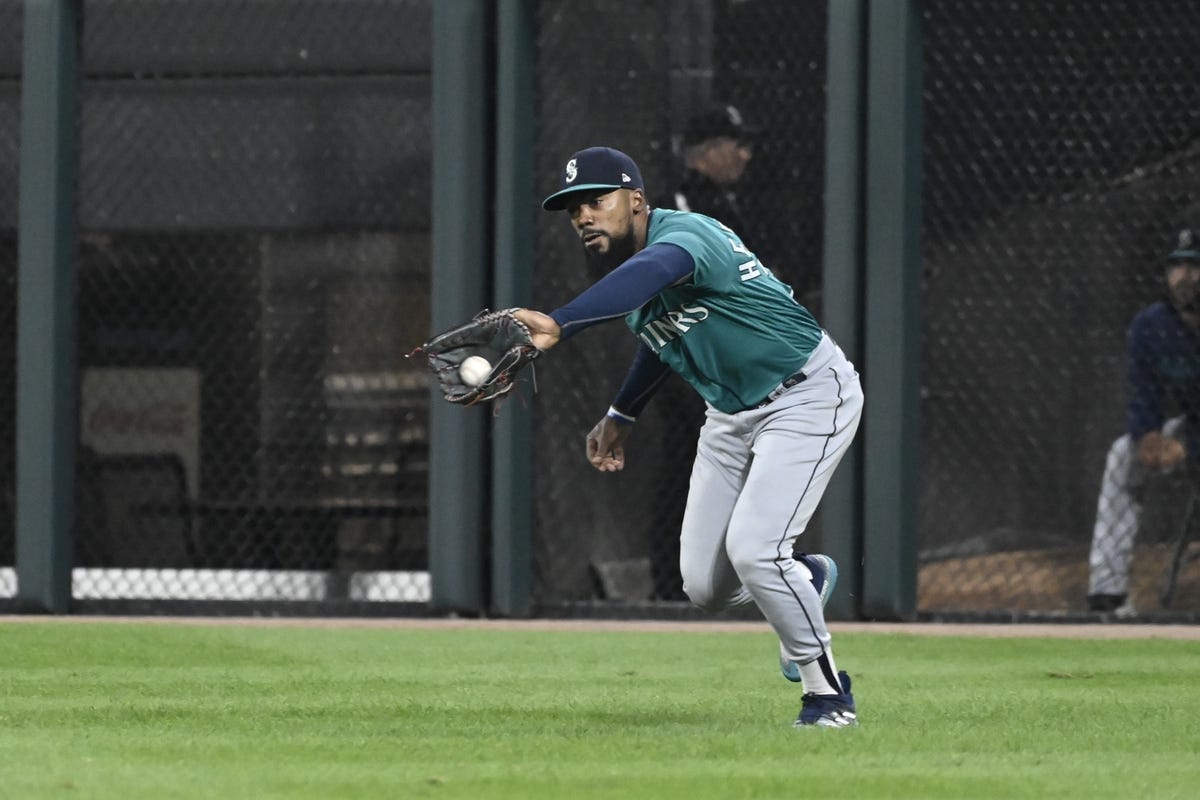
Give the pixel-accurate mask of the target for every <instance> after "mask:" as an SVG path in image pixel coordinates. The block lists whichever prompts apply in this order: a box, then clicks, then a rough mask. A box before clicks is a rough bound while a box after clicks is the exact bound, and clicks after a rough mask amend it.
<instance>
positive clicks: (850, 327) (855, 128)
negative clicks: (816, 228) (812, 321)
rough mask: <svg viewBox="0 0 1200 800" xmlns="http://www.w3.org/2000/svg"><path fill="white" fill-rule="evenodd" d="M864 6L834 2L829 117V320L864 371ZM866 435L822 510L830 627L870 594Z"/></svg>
mask: <svg viewBox="0 0 1200 800" xmlns="http://www.w3.org/2000/svg"><path fill="white" fill-rule="evenodd" d="M864 18H865V15H864V13H863V2H862V0H855V1H854V2H846V0H830V2H829V23H828V25H829V30H828V42H829V45H828V48H829V49H828V56H827V58H828V71H827V76H828V78H827V80H828V87H829V88H828V91H827V97H828V100H827V103H828V107H827V110H826V115H825V231H824V240H825V246H824V250H823V252H824V266H823V274H822V279H821V284H822V287H823V291H822V296H821V307H822V320H821V322H822V323H823V324H824V326H825V328H826V330H828V331H829V332H830V335H832V336H833V337H834V338H835V339H836V340H837V342H838V344H839V345H841V347H842V350H844V351H845V353H846V355H847V356H848V357H849V358H850V360H851V361H853V362H854V363H855V365H856V366H858V367H859V368H860V370H861V368H862V366H861V365H862V361H861V359H862V296H863V267H862V263H863V259H862V235H863V229H864V225H863V213H864V209H863V190H862V184H863V152H862V148H863V127H864V124H863V114H864V113H865V110H864V102H863V62H864V60H865V58H866V55H865V52H864V51H865V48H864V47H863V42H864V25H865V21H864ZM861 441H862V434H861V433H860V434H859V439H858V441H857V442H856V443H855V444H854V445H852V446H851V448H850V450H849V451H847V453H846V455H845V456H844V457H843V458H842V463H841V465H840V466H839V467H838V471H837V473H836V474H835V475H834V476H833V480H832V481H830V483H829V488H828V489H827V490H826V492H825V498H824V499H823V500H822V502H821V529H822V538H823V543H822V547H823V548H824V550H825V552H826V553H828V554H829V555H831V556H833V558H834V560H835V561H837V563H838V567H839V572H840V574H841V580H842V582H843V585H844V586H845V587H848V590H846V589H844V590H843V591H841V592H837V593H835V594H834V596H833V597H831V598H830V600H829V606H828V608H827V614H828V616H829V618H830V619H854V618H856V617H857V614H858V601H859V599H860V597H861V589H862V566H861V563H862V479H861V478H862V476H861V465H862V457H861V450H862V445H861Z"/></svg>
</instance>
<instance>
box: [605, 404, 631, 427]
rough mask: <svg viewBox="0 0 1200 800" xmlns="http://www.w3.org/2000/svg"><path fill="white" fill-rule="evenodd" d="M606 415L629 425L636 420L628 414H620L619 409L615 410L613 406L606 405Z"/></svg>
mask: <svg viewBox="0 0 1200 800" xmlns="http://www.w3.org/2000/svg"><path fill="white" fill-rule="evenodd" d="M608 417H609V418H610V419H615V420H617V421H618V422H627V423H629V424H630V425H632V424H633V423H635V422H637V417H631V416H629V415H628V414H622V413H621V412H620V411H617V409H616V408H614V407H613V406H609V407H608Z"/></svg>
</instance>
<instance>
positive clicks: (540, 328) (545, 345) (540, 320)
mask: <svg viewBox="0 0 1200 800" xmlns="http://www.w3.org/2000/svg"><path fill="white" fill-rule="evenodd" d="M513 316H515V317H516V318H517V319H519V320H521V322H523V323H525V327H527V328H529V334H530V338H532V339H533V346H534V347H536V348H537V349H538V350H549V349H550V348H551V347H554V345H556V344H558V342H559V340H560V339H561V338H562V328H560V327H558V323H557V322H555V321H554V319H553V317H551V316H549V315H548V314H543V313H542V312H540V311H534V310H533V309H532V308H518V309H514V310H513Z"/></svg>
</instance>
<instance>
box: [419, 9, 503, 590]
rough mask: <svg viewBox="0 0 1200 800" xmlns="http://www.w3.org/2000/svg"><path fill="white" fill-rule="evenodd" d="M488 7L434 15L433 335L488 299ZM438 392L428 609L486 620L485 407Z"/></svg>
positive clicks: (433, 414)
mask: <svg viewBox="0 0 1200 800" xmlns="http://www.w3.org/2000/svg"><path fill="white" fill-rule="evenodd" d="M489 10H490V3H488V2H485V0H456V2H452V3H435V4H434V6H433V141H434V146H433V265H432V270H431V271H432V277H431V284H432V294H433V296H432V300H431V316H432V326H433V329H434V330H435V331H437V330H442V329H444V328H448V327H450V326H451V325H453V324H455V323H458V322H462V321H463V320H465V319H467V318H469V317H470V316H471V315H473V314H475V313H476V312H478V311H479V310H480V309H481V308H482V307H483V306H484V305H485V304H486V303H487V300H488V284H487V278H488V272H489V270H488V262H489V259H490V256H491V252H490V249H489V247H490V245H489V228H490V226H489V224H488V221H489V220H490V219H491V215H492V213H491V204H490V198H491V192H490V186H491V184H492V173H493V170H492V166H491V163H490V161H489V159H488V155H489V149H488V142H489V130H490V129H489V113H488V106H489V103H488V98H489V97H490V96H491V83H490V77H491V76H490V73H489V61H488V33H489ZM433 391H434V396H433V398H432V402H431V404H430V412H429V426H430V447H429V468H430V477H429V484H430V485H429V537H430V539H429V572H430V583H431V600H430V603H431V606H432V607H433V608H435V609H438V610H444V611H459V612H465V613H479V612H482V611H483V610H484V607H485V603H486V601H485V592H484V576H485V574H486V565H487V563H488V554H487V549H486V544H485V543H486V539H485V534H486V530H485V527H486V524H487V522H486V518H485V509H486V504H487V497H488V485H487V457H486V453H487V441H486V436H487V428H486V420H487V417H486V415H487V414H488V413H489V411H488V410H487V409H486V408H466V409H464V408H460V407H458V406H451V405H449V404H447V403H446V402H444V401H443V400H442V397H441V394H440V393H439V392H437V391H436V390H433Z"/></svg>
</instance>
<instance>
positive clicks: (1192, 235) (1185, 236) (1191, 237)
mask: <svg viewBox="0 0 1200 800" xmlns="http://www.w3.org/2000/svg"><path fill="white" fill-rule="evenodd" d="M1176 261H1200V228H1184V229H1183V230H1181V231H1179V233H1177V234H1175V249H1173V250H1172V251H1171V254H1170V255H1168V256H1167V263H1168V264H1171V263H1174V262H1176Z"/></svg>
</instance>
